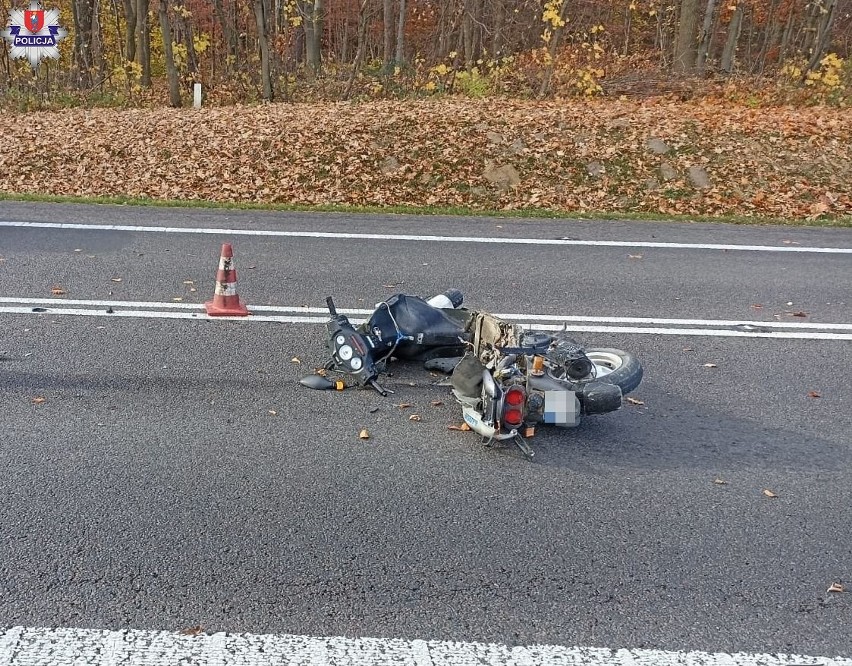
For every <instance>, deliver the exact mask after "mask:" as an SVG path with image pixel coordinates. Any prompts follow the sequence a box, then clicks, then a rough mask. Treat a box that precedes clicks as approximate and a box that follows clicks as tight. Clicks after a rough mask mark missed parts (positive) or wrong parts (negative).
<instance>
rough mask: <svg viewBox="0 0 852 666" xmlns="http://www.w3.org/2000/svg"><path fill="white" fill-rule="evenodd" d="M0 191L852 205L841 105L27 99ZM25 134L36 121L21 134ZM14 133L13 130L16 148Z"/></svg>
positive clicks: (794, 211)
mask: <svg viewBox="0 0 852 666" xmlns="http://www.w3.org/2000/svg"><path fill="white" fill-rule="evenodd" d="M24 126H25V128H26V131H25V132H22V127H21V123H15V124H11V123H7V124H6V125H5V126H4V127H3V128H2V129H0V136H2V139H3V144H4V145H6V146H7V150H5V151H2V152H0V191H5V192H14V193H33V194H36V193H37V194H52V195H72V196H128V197H151V198H155V199H206V200H211V201H216V202H257V203H279V204H282V203H291V204H353V205H372V206H384V205H394V206H404V205H408V206H463V207H469V208H474V209H519V208H549V209H559V210H564V211H583V212H591V211H600V212H621V213H626V212H652V213H664V214H688V215H715V214H723V215H756V216H769V217H786V218H807V217H809V218H812V219H813V218H817V217H827V218H831V217H837V216H843V215H850V214H852V114H849V113H848V111H843V110H835V109H831V108H808V109H794V108H761V109H749V108H731V107H727V106H722V105H715V104H712V103H707V102H702V103H700V104H690V103H675V102H668V101H666V102H663V101H652V102H644V103H642V102H635V101H619V100H602V101H567V102H563V101H560V102H523V101H512V100H494V99H489V100H484V101H459V100H431V101H417V102H413V101H411V102H371V103H362V104H319V105H288V104H275V105H263V106H256V107H228V108H205V109H198V110H196V109H183V110H180V109H179V110H175V109H153V110H127V111H119V110H108V109H94V110H69V111H63V112H56V113H31V114H28V115H27V116H26V121H25V124H24ZM30 137H36V138H33V139H31V138H30ZM8 147H14V148H12V149H11V150H10V149H8Z"/></svg>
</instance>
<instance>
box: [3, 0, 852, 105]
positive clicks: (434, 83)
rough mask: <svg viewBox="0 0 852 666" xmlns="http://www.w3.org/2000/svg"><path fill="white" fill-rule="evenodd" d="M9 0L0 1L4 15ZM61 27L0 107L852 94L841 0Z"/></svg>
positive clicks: (236, 14) (347, 5) (81, 21)
mask: <svg viewBox="0 0 852 666" xmlns="http://www.w3.org/2000/svg"><path fill="white" fill-rule="evenodd" d="M15 2H16V0H12V2H11V3H10V1H9V0H0V12H2V14H3V15H4V17H8V15H9V11H10V10H11V9H13V8H22V7H18V5H16V4H15ZM54 6H55V7H57V8H58V9H59V10H60V12H61V18H60V21H61V23H62V25H63V27H65V28H67V30H68V33H69V34H68V37H67V38H66V39H64V40H62V41H61V42H60V51H61V57H60V58H59V59H58V60H52V59H44V60H43V61H42V63H41V64H40V66H39V67H38V69H37V70H35V71H33V69H32V68H31V67H30V65H29V63H28V62H27V61H26V60H22V59H18V60H13V59H12V58H11V57H10V54H9V49H8V48H4V49H3V53H2V56H0V58H2V60H0V93H1V94H2V97H0V99H2V101H0V106H2V107H4V108H6V109H7V110H11V111H30V110H35V109H53V108H67V107H73V106H113V107H127V106H158V105H163V104H170V105H171V106H175V107H177V106H186V105H188V104H191V103H192V87H193V84H195V83H201V84H202V88H203V91H204V103H205V105H213V106H221V105H229V104H237V103H253V102H258V101H263V100H266V101H276V102H277V101H284V102H287V101H290V102H316V101H338V100H368V99H408V98H422V97H441V96H446V95H457V96H463V97H466V98H486V97H491V96H500V97H521V98H547V97H550V98H553V97H556V98H564V97H570V96H582V97H597V96H613V97H620V98H625V97H627V98H630V97H648V96H658V95H669V96H673V97H674V98H675V99H681V100H686V99H689V98H693V97H696V96H705V95H706V96H722V97H723V98H725V99H728V100H731V101H734V102H740V103H743V104H746V105H749V106H761V105H768V104H791V103H792V104H830V105H833V106H845V105H847V104H848V103H849V100H850V99H852V62H850V60H852V59H850V51H852V0H56V2H54V3H51V2H50V0H45V2H44V4H43V7H44V8H45V9H51V8H53V7H54Z"/></svg>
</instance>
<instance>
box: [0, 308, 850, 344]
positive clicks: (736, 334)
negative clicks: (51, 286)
mask: <svg viewBox="0 0 852 666" xmlns="http://www.w3.org/2000/svg"><path fill="white" fill-rule="evenodd" d="M249 309H251V306H249ZM341 312H342V311H341ZM0 314H18V315H33V314H37V315H40V316H56V315H59V316H61V315H73V316H82V317H113V318H125V317H136V318H148V319H195V320H196V321H241V322H245V323H257V322H275V323H279V324H325V323H326V321H328V316H325V317H320V316H298V315H249V316H247V317H210V316H209V315H207V313H206V312H204V311H203V310H201V311H199V312H169V311H156V310H114V311H113V312H111V313H108V312H106V311H105V310H93V309H87V308H57V307H52V308H47V309H46V310H45V311H44V312H33V309H32V308H28V307H20V306H0ZM364 321H365V319H358V318H354V317H353V318H350V322H351V323H352V324H353V325H355V326H357V325H359V324H363V323H364ZM519 324H520V325H521V326H522V327H525V328H527V329H535V330H539V331H561V330H566V331H571V332H573V333H618V334H622V335H625V334H640V335H689V336H704V337H721V338H771V339H777V340H852V333H823V332H821V331H734V330H731V329H724V328H662V327H658V326H603V325H597V326H576V325H573V326H572V325H567V326H564V327H563V326H562V325H557V324H544V323H538V322H534V321H533V322H530V321H526V322H519Z"/></svg>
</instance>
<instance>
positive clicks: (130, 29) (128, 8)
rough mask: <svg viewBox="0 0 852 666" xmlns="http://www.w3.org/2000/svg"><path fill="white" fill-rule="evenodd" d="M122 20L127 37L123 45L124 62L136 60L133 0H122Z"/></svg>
mask: <svg viewBox="0 0 852 666" xmlns="http://www.w3.org/2000/svg"><path fill="white" fill-rule="evenodd" d="M124 19H125V20H126V21H127V35H126V38H125V43H124V60H125V62H133V61H134V60H136V8H135V7H134V6H133V0H124Z"/></svg>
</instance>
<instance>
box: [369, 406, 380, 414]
mask: <svg viewBox="0 0 852 666" xmlns="http://www.w3.org/2000/svg"><path fill="white" fill-rule="evenodd" d="M377 411H379V408H378V407H373V408H372V409H371V410H370V414H375V413H376V412H377Z"/></svg>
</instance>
